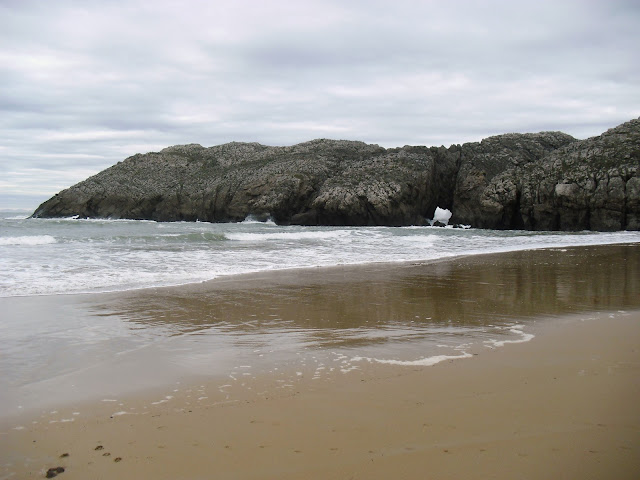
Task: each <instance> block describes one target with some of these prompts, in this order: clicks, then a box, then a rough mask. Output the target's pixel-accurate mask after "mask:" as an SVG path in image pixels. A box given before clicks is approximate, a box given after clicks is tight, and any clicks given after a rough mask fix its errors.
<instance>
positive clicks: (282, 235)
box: [226, 230, 348, 242]
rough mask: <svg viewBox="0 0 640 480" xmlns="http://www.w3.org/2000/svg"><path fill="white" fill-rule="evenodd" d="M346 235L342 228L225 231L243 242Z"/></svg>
mask: <svg viewBox="0 0 640 480" xmlns="http://www.w3.org/2000/svg"><path fill="white" fill-rule="evenodd" d="M345 233H346V234H347V235H348V232H345V231H344V230H326V231H311V232H306V231H298V232H274V233H227V234H226V237H227V238H228V239H229V240H236V241H245V242H261V241H268V240H286V241H295V240H332V239H337V238H342V237H344V236H345Z"/></svg>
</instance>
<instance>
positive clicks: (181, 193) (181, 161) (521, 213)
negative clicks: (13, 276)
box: [33, 119, 640, 230]
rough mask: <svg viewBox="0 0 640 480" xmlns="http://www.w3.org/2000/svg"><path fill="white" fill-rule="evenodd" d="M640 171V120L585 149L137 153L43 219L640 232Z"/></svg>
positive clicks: (566, 144)
mask: <svg viewBox="0 0 640 480" xmlns="http://www.w3.org/2000/svg"><path fill="white" fill-rule="evenodd" d="M639 163H640V120H639V119H636V120H632V121H630V122H627V123H625V124H623V125H620V126H618V127H616V128H613V129H611V130H609V131H607V132H605V133H604V134H602V135H600V136H598V137H594V138H590V139H587V140H582V141H578V140H575V139H574V138H573V137H571V136H569V135H566V134H564V133H561V132H542V133H536V134H513V133H512V134H505V135H498V136H495V137H490V138H487V139H485V140H483V141H481V142H475V143H467V144H464V145H453V146H451V147H449V148H445V147H439V148H435V147H431V148H428V147H422V146H417V147H414V146H405V147H402V148H391V149H385V148H382V147H379V146H378V145H369V144H365V143H362V142H355V141H346V140H326V139H320V140H313V141H310V142H305V143H301V144H298V145H293V146H288V147H270V146H265V145H260V144H257V143H237V142H232V143H228V144H224V145H218V146H214V147H209V148H205V147H202V146H200V145H178V146H173V147H168V148H165V149H163V150H161V151H160V152H151V153H147V154H137V155H134V156H132V157H129V158H127V159H126V160H124V161H122V162H119V163H118V164H116V165H114V166H112V167H110V168H108V169H106V170H104V171H102V172H100V173H98V174H97V175H94V176H93V177H90V178H88V179H87V180H85V181H83V182H80V183H78V184H77V185H74V186H72V187H70V188H68V189H66V190H63V191H62V192H60V193H58V194H57V195H55V196H54V197H52V198H51V199H49V200H47V201H46V202H44V203H43V204H42V205H41V206H40V207H38V209H37V210H36V211H35V213H34V215H33V216H34V217H70V216H79V217H94V218H129V219H151V220H157V221H179V220H186V221H195V220H201V221H208V222H235V221H242V220H244V219H245V218H246V217H248V216H252V217H253V218H257V219H261V220H265V219H267V218H272V219H273V220H274V221H276V222H277V223H280V224H300V225H424V224H426V223H427V222H428V221H429V219H431V218H433V214H434V212H435V209H436V207H438V206H439V207H441V208H446V209H449V210H451V211H452V212H453V217H452V218H451V221H450V223H451V224H458V225H471V226H472V227H480V228H497V229H514V228H524V229H532V230H581V229H591V230H623V229H628V230H638V229H640V177H639V174H638V170H639V168H638V165H639Z"/></svg>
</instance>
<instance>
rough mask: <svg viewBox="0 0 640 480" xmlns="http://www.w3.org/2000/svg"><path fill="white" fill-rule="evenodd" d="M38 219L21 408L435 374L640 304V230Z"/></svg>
mask: <svg viewBox="0 0 640 480" xmlns="http://www.w3.org/2000/svg"><path fill="white" fill-rule="evenodd" d="M27 215H28V212H2V213H0V271H1V272H2V275H0V338H1V339H2V342H1V343H0V373H1V375H0V404H2V405H4V406H5V407H4V410H3V413H4V414H5V415H12V414H16V413H19V412H20V411H25V410H27V409H35V408H53V407H55V406H56V405H58V404H64V403H69V402H72V401H73V402H75V401H81V400H84V399H91V398H100V397H102V398H103V399H104V400H112V399H117V398H120V397H121V396H122V395H124V394H126V393H127V392H132V391H135V390H138V389H145V388H159V387H166V388H167V392H169V393H170V392H171V391H173V390H172V388H174V387H175V386H176V385H177V384H178V383H180V382H184V381H185V379H186V378H191V379H195V378H202V377H205V378H212V377H216V378H217V377H219V378H221V385H228V384H236V383H237V384H240V383H241V382H242V383H241V384H242V385H244V384H245V383H244V382H248V381H249V380H250V379H251V378H255V377H256V376H257V375H258V373H259V372H260V371H268V372H271V373H272V374H273V372H275V371H277V372H281V373H282V378H280V379H279V380H278V381H279V382H281V383H280V385H281V386H282V388H285V387H286V388H295V383H296V381H298V380H300V379H303V378H305V379H313V380H316V379H317V380H322V378H324V377H326V376H327V375H333V374H340V375H342V374H349V372H352V371H354V370H358V369H361V368H364V366H366V365H371V364H380V365H384V364H388V365H399V366H402V365H406V366H410V367H413V368H417V367H421V366H429V365H433V364H436V363H438V362H441V361H446V360H449V359H457V358H466V357H470V356H472V355H473V352H474V351H476V352H477V350H478V349H486V348H499V347H501V346H504V345H505V344H509V343H519V342H526V341H529V340H531V339H532V338H534V335H535V330H536V328H537V327H536V322H539V321H540V318H543V317H544V318H554V317H557V316H558V315H564V314H567V313H578V312H585V311H594V310H606V311H612V312H617V311H619V310H621V309H624V308H639V307H640V299H639V295H638V291H640V283H639V282H640V255H639V253H640V232H612V233H596V232H575V233H567V232H527V231H492V230H480V229H454V228H441V227H402V228H395V227H298V226H278V225H275V224H273V223H269V222H267V223H261V222H257V221H253V220H251V219H247V220H246V221H244V222H241V223H235V224H209V223H157V222H152V221H130V220H83V219H72V218H68V219H29V218H27ZM602 245H609V246H612V247H610V248H609V249H604V250H603V249H602V248H600V247H598V246H602ZM616 245H617V246H618V247H613V246H616ZM573 247H581V248H577V249H576V248H573ZM542 249H544V250H542ZM530 251H534V252H538V251H539V252H541V253H540V254H539V255H532V254H531V252H530ZM491 253H494V254H495V253H498V254H500V255H498V256H487V255H483V254H491ZM446 259H450V260H451V261H446ZM225 388H227V387H225ZM224 391H226V390H225V389H224V388H221V389H220V392H224ZM167 396H168V397H170V396H171V395H170V394H169V395H167ZM227 397H228V396H227ZM203 398H204V396H203ZM227 400H228V398H227ZM203 401H205V400H203Z"/></svg>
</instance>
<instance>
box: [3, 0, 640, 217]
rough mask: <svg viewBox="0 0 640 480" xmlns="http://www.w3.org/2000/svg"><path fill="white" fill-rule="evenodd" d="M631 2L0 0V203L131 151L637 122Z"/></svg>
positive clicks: (62, 183)
mask: <svg viewBox="0 0 640 480" xmlns="http://www.w3.org/2000/svg"><path fill="white" fill-rule="evenodd" d="M638 26H640V2H639V1H638V0H626V1H622V0H599V1H596V0H582V1H564V0H553V1H547V0H536V1H533V0H531V1H513V0H505V1H498V0H493V1H491V0H489V1H466V0H459V1H456V0H448V1H444V0H438V1H435V0H423V1H412V0H392V1H387V0H368V1H364V0H363V1H359V0H353V1H350V0H321V1H315V0H272V1H271V0H262V1H258V0H255V1H251V0H233V1H220V0H208V1H196V0H177V1H173V0H153V1H146V0H144V1H143V0H122V1H121V0H110V1H106V0H103V1H97V0H77V1H75V0H55V1H48V0H0V209H7V208H26V209H35V208H36V207H37V206H38V205H39V203H41V202H42V201H44V200H46V199H47V198H49V197H50V196H52V195H54V194H55V193H57V192H58V191H60V190H62V189H64V188H67V187H69V186H71V185H73V184H75V183H77V182H79V181H81V180H83V179H85V178H87V177H88V176H90V175H93V174H95V173H98V172H99V171H101V170H103V169H105V168H107V167H109V166H111V165H113V164H115V163H117V162H118V161H121V160H124V159H125V158H127V157H129V156H131V155H134V154H136V153H145V152H149V151H158V150H161V149H162V148H164V147H167V146H170V145H176V144H188V143H199V144H201V145H203V146H207V147H208V146H212V145H219V144H222V143H226V142H230V141H242V142H244V141H246V142H259V143H262V144H265V145H293V144H296V143H300V142H304V141H308V140H312V139H315V138H333V139H349V140H361V141H364V142H367V143H376V144H379V145H381V146H384V147H396V146H403V145H427V146H440V145H444V146H447V147H448V146H450V145H452V144H458V143H464V142H470V141H479V140H481V139H482V138H485V137H487V136H491V135H497V134H501V133H508V132H523V133H524V132H538V131H547V130H560V131H563V132H566V133H569V134H571V135H573V136H575V137H577V138H587V137H590V136H594V135H599V134H600V133H602V132H604V131H605V130H607V129H608V128H611V127H614V126H616V125H619V124H620V123H623V122H625V121H628V120H630V119H632V118H637V117H639V116H640V48H639V47H638V46H639V45H640V28H638Z"/></svg>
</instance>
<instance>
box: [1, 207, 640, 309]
mask: <svg viewBox="0 0 640 480" xmlns="http://www.w3.org/2000/svg"><path fill="white" fill-rule="evenodd" d="M26 216H27V215H26V214H17V213H16V212H0V217H1V218H0V271H2V276H1V278H0V296H1V297H11V296H23V295H61V294H74V293H97V292H112V291H123V290H133V289H140V288H148V287H160V286H169V285H184V284H189V283H197V282H203V281H206V280H211V279H214V278H219V277H223V276H231V275H238V274H244V273H256V272H265V271H274V270H283V269H298V268H310V267H330V266H336V265H362V264H371V263H398V262H412V261H430V260H437V259H442V258H447V257H454V256H461V255H477V254H485V253H499V252H509V251H518V250H529V249H536V248H549V247H556V248H559V247H568V246H585V245H601V244H603V245H604V244H617V243H634V242H640V232H614V233H594V232H577V233H566V232H527V231H495V230H474V229H453V228H442V227H400V228H397V227H298V226H278V225H275V224H273V223H261V222H256V221H252V220H250V219H249V220H246V221H244V222H242V223H224V224H211V223H186V222H176V223H158V222H153V221H135V220H79V219H28V218H25V217H26Z"/></svg>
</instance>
